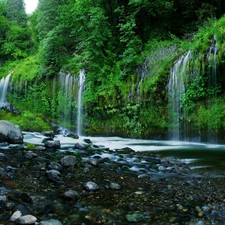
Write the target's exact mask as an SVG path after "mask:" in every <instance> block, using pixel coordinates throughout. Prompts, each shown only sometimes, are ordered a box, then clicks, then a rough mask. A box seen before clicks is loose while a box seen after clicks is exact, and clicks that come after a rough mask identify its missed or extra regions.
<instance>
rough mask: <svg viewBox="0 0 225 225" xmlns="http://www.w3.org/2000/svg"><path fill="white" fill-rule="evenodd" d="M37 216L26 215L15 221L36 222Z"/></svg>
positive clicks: (21, 222) (22, 222)
mask: <svg viewBox="0 0 225 225" xmlns="http://www.w3.org/2000/svg"><path fill="white" fill-rule="evenodd" d="M36 221H37V218H36V217H35V216H33V215H25V216H21V217H20V218H18V219H17V220H16V221H15V222H16V223H19V224H34V223H35V222H36Z"/></svg>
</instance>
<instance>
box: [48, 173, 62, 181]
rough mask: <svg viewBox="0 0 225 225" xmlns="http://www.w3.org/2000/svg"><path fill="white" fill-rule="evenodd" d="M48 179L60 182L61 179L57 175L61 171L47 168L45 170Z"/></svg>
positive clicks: (59, 174)
mask: <svg viewBox="0 0 225 225" xmlns="http://www.w3.org/2000/svg"><path fill="white" fill-rule="evenodd" d="M46 174H47V176H48V179H49V180H51V181H54V182H62V179H61V178H60V177H59V176H61V173H60V172H59V171H58V170H48V171H46Z"/></svg>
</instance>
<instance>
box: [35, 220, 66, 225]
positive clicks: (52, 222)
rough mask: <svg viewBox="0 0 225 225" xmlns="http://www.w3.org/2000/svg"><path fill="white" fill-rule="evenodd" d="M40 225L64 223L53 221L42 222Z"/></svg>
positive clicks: (59, 224)
mask: <svg viewBox="0 0 225 225" xmlns="http://www.w3.org/2000/svg"><path fill="white" fill-rule="evenodd" d="M39 225H62V223H61V222H60V221H58V220H54V219H51V220H45V221H41V222H40V223H39Z"/></svg>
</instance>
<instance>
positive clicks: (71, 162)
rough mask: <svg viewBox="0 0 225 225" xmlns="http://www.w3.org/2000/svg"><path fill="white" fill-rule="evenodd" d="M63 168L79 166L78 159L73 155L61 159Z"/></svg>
mask: <svg viewBox="0 0 225 225" xmlns="http://www.w3.org/2000/svg"><path fill="white" fill-rule="evenodd" d="M61 164H62V166H65V167H69V166H75V165H76V164H77V158H76V157H75V156H73V155H67V156H65V157H63V158H62V159H61Z"/></svg>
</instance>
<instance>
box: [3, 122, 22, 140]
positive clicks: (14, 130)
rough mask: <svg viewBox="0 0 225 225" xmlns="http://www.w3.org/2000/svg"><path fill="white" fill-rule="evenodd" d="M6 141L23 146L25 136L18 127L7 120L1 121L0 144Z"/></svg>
mask: <svg viewBox="0 0 225 225" xmlns="http://www.w3.org/2000/svg"><path fill="white" fill-rule="evenodd" d="M5 141H6V142H8V143H10V144H22V143H23V134H22V131H21V129H20V127H19V126H18V125H14V124H13V123H11V122H9V121H7V120H0V142H5Z"/></svg>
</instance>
